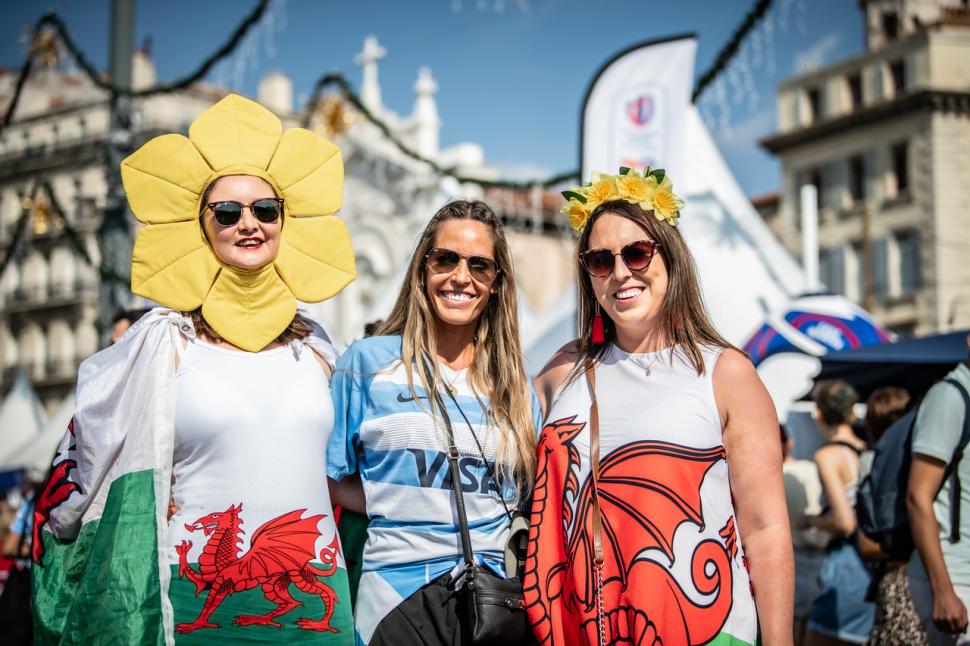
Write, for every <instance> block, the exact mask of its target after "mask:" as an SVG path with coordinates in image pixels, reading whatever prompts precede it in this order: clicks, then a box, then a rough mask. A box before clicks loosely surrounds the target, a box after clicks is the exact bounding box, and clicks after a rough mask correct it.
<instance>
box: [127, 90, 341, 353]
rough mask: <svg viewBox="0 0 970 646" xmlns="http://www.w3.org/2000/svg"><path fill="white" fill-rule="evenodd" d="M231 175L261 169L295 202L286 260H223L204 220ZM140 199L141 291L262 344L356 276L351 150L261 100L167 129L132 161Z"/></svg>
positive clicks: (223, 104)
mask: <svg viewBox="0 0 970 646" xmlns="http://www.w3.org/2000/svg"><path fill="white" fill-rule="evenodd" d="M226 175H254V176H256V177H259V178H262V179H263V180H265V181H267V182H269V184H270V185H272V186H273V189H274V190H275V191H276V194H277V195H279V196H280V197H282V198H283V200H284V213H283V223H282V230H281V232H280V248H279V254H278V255H277V257H276V260H274V261H273V262H271V263H269V264H267V265H266V266H264V267H261V268H260V269H256V270H252V271H247V270H242V269H238V268H235V267H231V266H229V265H226V264H225V263H223V262H221V261H220V260H219V259H218V258H217V257H216V255H215V253H214V252H213V250H212V247H211V246H210V245H209V242H208V241H207V240H206V237H205V234H204V233H203V231H202V226H201V223H200V221H199V214H200V212H201V210H202V194H203V193H204V192H205V189H206V188H207V187H208V186H209V185H210V184H212V182H214V181H215V180H217V179H219V178H220V177H224V176H226ZM121 177H122V181H123V182H124V186H125V193H126V194H127V195H128V203H129V204H130V205H131V210H132V212H133V213H134V214H135V217H136V218H137V219H138V220H139V221H141V222H144V223H145V224H146V225H147V226H145V227H144V228H143V229H142V230H141V231H140V232H139V234H138V238H137V239H136V240H135V248H134V251H133V254H132V260H131V291H133V292H134V293H136V294H138V295H140V296H144V297H145V298H149V299H151V300H153V301H155V302H157V303H161V304H162V305H165V306H166V307H171V308H173V309H177V310H183V311H190V310H194V309H196V308H197V307H199V306H202V315H203V316H204V317H205V320H206V322H207V323H209V325H211V326H212V328H213V329H214V330H215V331H216V332H217V333H218V334H219V335H220V336H221V337H222V338H224V339H225V340H227V341H229V342H230V343H232V344H234V345H236V346H238V347H240V348H242V349H244V350H248V351H250V352H255V351H258V350H260V349H262V348H264V347H265V346H266V345H268V344H269V343H271V342H272V341H273V340H274V339H275V338H276V337H277V336H279V334H280V333H281V332H282V331H283V330H285V329H286V327H287V326H288V325H289V324H290V322H291V321H292V320H293V316H294V315H295V314H296V300H297V299H300V300H302V301H307V302H314V303H315V302H319V301H322V300H325V299H327V298H330V297H331V296H333V295H334V294H336V293H337V292H339V291H340V290H341V289H343V288H344V287H346V286H347V284H349V283H350V282H351V281H352V280H353V279H354V277H355V270H354V250H353V247H352V246H351V244H350V236H349V235H348V233H347V228H346V226H345V225H344V223H343V222H342V221H340V220H339V219H338V218H336V217H334V215H333V214H334V213H335V212H336V211H337V210H338V209H339V208H340V206H341V205H342V203H343V180H344V167H343V158H342V156H341V154H340V149H339V148H337V146H335V145H334V144H332V143H330V142H329V141H327V140H326V139H323V138H322V137H319V136H318V135H315V134H314V133H312V132H310V131H309V130H304V129H302V128H291V129H290V130H287V131H286V132H283V125H282V123H281V122H280V120H279V119H278V118H277V117H276V116H275V115H274V114H273V113H272V112H270V111H269V110H267V109H266V108H264V107H262V106H261V105H259V104H258V103H256V102H254V101H250V100H249V99H245V98H243V97H241V96H238V95H235V94H230V95H229V96H227V97H225V98H224V99H222V100H221V101H219V102H218V103H216V104H215V105H214V106H212V107H211V108H209V109H208V110H206V111H205V112H203V113H202V114H201V115H199V118H198V119H196V120H195V122H194V123H193V124H192V126H191V127H190V128H189V136H188V138H186V137H183V136H182V135H176V134H169V135H162V136H160V137H156V138H154V139H152V140H151V141H149V142H148V143H146V144H145V145H144V146H142V147H141V148H139V149H138V150H137V151H136V152H135V153H134V154H132V155H131V156H129V157H128V158H127V159H125V160H124V161H123V162H122V164H121Z"/></svg>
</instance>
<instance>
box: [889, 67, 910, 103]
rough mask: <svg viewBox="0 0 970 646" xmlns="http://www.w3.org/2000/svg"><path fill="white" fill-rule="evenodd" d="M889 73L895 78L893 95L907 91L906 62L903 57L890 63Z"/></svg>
mask: <svg viewBox="0 0 970 646" xmlns="http://www.w3.org/2000/svg"><path fill="white" fill-rule="evenodd" d="M889 75H890V76H891V77H892V79H893V96H898V95H900V94H902V93H903V92H905V91H906V63H905V61H903V59H899V60H898V61H893V62H892V63H890V64H889Z"/></svg>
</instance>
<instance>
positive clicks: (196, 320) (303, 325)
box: [182, 307, 313, 345]
mask: <svg viewBox="0 0 970 646" xmlns="http://www.w3.org/2000/svg"><path fill="white" fill-rule="evenodd" d="M182 314H185V315H186V316H188V317H189V318H191V319H192V325H193V327H195V333H196V334H202V335H203V336H206V337H208V338H209V339H210V340H212V341H216V342H219V341H222V337H221V336H219V333H218V332H216V331H215V329H214V328H213V327H212V326H211V325H209V322H208V321H206V320H205V317H204V316H202V308H201V307H197V308H195V309H194V310H192V311H191V312H182ZM312 331H313V327H312V325H311V324H310V322H309V321H308V320H306V319H305V318H303V316H302V315H301V314H300V313H299V312H297V313H296V315H295V316H294V317H293V320H292V321H290V324H289V325H287V326H286V329H284V330H283V331H282V332H280V334H279V336H278V337H276V338H275V339H274V340H273V343H278V344H280V345H287V344H288V343H292V342H293V341H298V340H300V339H305V338H307V337H308V336H310V332H312Z"/></svg>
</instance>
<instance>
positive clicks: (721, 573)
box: [523, 416, 736, 646]
mask: <svg viewBox="0 0 970 646" xmlns="http://www.w3.org/2000/svg"><path fill="white" fill-rule="evenodd" d="M584 427H585V424H582V423H575V416H573V417H569V418H565V419H561V420H557V421H555V422H552V423H550V424H548V425H547V426H546V427H545V428H544V429H543V433H542V437H541V438H540V440H539V446H538V468H537V478H536V486H535V492H534V498H533V506H532V519H531V526H530V530H529V550H528V553H527V560H526V568H525V573H524V577H523V587H524V591H525V601H526V606H527V608H526V610H527V612H528V615H529V620H530V621H531V623H532V626H533V629H534V630H535V633H536V637H537V639H538V641H539V643H540V644H543V645H549V646H552V645H557V646H559V645H569V646H572V645H573V644H597V643H599V634H598V632H599V628H598V626H597V621H596V617H597V591H596V585H595V581H594V579H593V575H592V573H593V567H592V563H593V528H592V513H591V512H592V494H593V492H592V478H587V480H586V482H585V483H584V484H583V485H582V486H580V483H579V478H578V476H577V473H576V469H577V468H578V466H579V463H580V455H579V451H578V450H577V449H576V447H575V446H573V443H572V440H573V439H574V438H575V437H576V436H577V435H578V434H579V433H580V431H582V429H583V428H584ZM724 456H725V452H724V448H723V447H721V446H718V447H715V448H711V449H693V448H688V447H684V446H679V445H675V444H669V443H665V442H651V441H637V442H631V443H630V444H627V445H624V446H622V447H619V448H617V449H616V450H614V451H612V452H611V453H609V455H607V456H605V457H604V458H603V459H602V460H601V462H600V478H599V496H600V509H601V515H602V519H603V530H602V531H603V541H604V544H603V550H604V558H605V563H604V566H603V589H602V598H603V607H604V616H605V620H604V621H603V624H604V626H603V630H604V632H605V636H606V642H607V643H611V644H613V643H624V644H703V643H705V642H707V641H709V640H711V639H712V638H714V637H715V636H716V635H717V634H718V633H719V632H720V630H721V627H722V626H723V625H724V622H725V620H726V619H727V616H728V613H729V612H730V610H731V605H732V582H733V575H732V570H731V558H732V556H733V554H732V552H734V551H735V550H736V548H735V545H736V537H735V533H734V523H733V518H731V519H729V521H728V523H727V524H726V525H725V527H724V528H723V529H721V531H720V536H721V538H722V540H723V542H721V541H718V540H714V539H705V540H702V541H701V542H700V543H699V544H698V545H697V546H696V547H695V548H694V551H693V554H692V555H691V559H690V566H691V567H690V571H691V582H692V583H693V585H694V587H695V588H696V590H697V592H699V593H700V594H702V595H704V596H706V597H708V598H711V601H710V602H708V603H706V604H705V605H703V606H702V605H698V604H697V603H695V602H694V601H692V600H691V599H690V597H688V596H687V594H686V593H685V591H684V590H683V588H682V586H681V583H680V582H678V581H677V580H676V579H675V578H674V577H673V576H672V575H671V573H670V571H669V569H668V568H669V565H667V566H665V565H663V564H661V563H660V562H658V561H657V560H652V559H651V558H645V552H646V551H648V550H652V551H653V553H654V554H655V555H656V556H654V557H653V558H657V557H658V556H660V555H663V556H664V557H666V560H667V561H668V562H669V564H673V561H674V551H673V539H674V533H675V531H676V530H677V528H678V527H679V526H680V524H681V523H685V522H689V523H694V524H696V525H698V526H701V527H703V524H704V520H703V515H702V513H701V496H700V489H701V484H702V483H703V480H704V477H705V475H706V474H707V471H708V470H709V469H710V468H711V467H712V466H713V465H714V464H716V463H717V462H718V461H720V460H722V459H724ZM570 500H573V501H577V504H576V505H575V509H576V512H575V514H574V512H573V507H572V506H571V505H570ZM658 550H659V553H658ZM659 560H661V561H662V560H664V559H663V558H660V559H659Z"/></svg>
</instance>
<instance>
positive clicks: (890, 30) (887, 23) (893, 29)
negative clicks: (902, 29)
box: [882, 11, 899, 41]
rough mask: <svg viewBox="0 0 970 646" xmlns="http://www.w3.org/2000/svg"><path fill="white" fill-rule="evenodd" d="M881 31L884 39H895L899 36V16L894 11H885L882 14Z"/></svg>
mask: <svg viewBox="0 0 970 646" xmlns="http://www.w3.org/2000/svg"><path fill="white" fill-rule="evenodd" d="M882 33H883V34H884V35H885V36H886V40H887V41H890V40H896V39H897V38H899V16H897V15H896V12H895V11H887V12H885V13H884V14H882Z"/></svg>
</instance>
